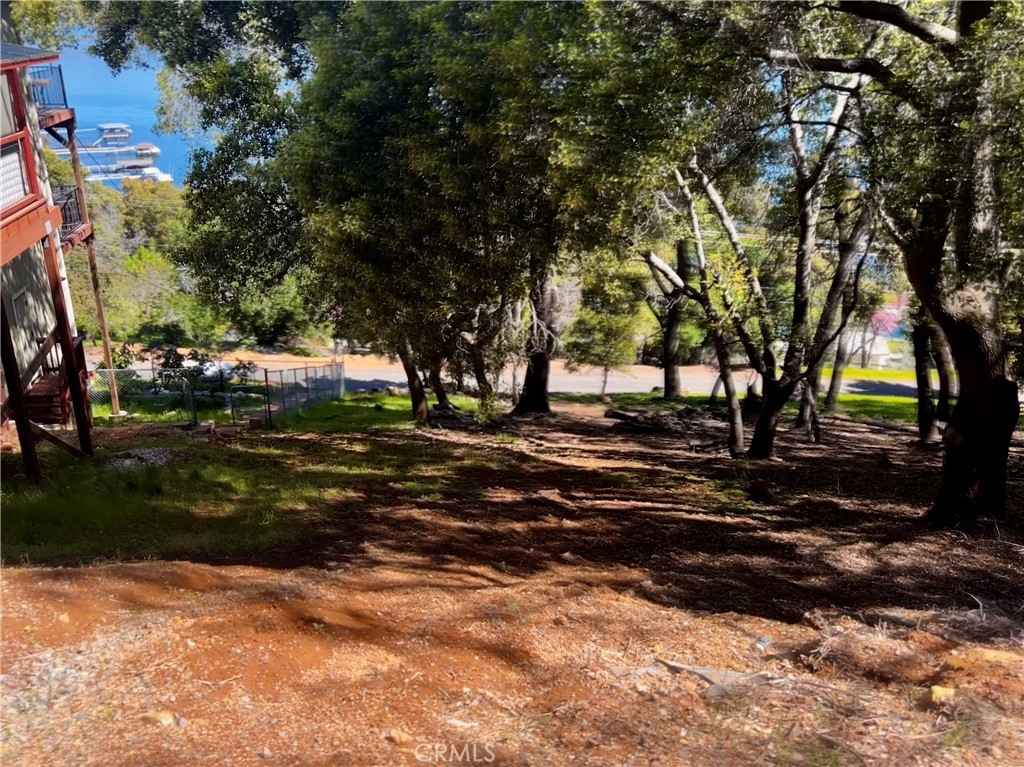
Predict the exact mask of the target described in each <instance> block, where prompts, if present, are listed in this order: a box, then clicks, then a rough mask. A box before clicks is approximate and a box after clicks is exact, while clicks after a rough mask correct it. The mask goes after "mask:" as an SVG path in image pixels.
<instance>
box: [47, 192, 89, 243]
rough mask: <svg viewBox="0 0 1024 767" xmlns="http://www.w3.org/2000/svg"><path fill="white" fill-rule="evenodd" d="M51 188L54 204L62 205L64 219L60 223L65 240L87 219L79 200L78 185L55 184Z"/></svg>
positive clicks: (61, 234) (62, 237)
mask: <svg viewBox="0 0 1024 767" xmlns="http://www.w3.org/2000/svg"><path fill="white" fill-rule="evenodd" d="M50 188H51V190H52V191H53V204H54V205H58V206H60V213H61V216H62V218H63V219H64V222H63V223H62V224H61V225H60V237H61V239H62V240H63V239H65V238H66V237H67V236H68V235H70V234H71V233H72V232H74V231H75V230H76V229H77V228H78V227H80V226H81V225H82V224H83V222H84V220H85V219H84V218H83V217H82V206H81V205H80V204H79V201H78V187H77V186H75V185H74V184H53V185H52V186H51V187H50Z"/></svg>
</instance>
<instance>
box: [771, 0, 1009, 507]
mask: <svg viewBox="0 0 1024 767" xmlns="http://www.w3.org/2000/svg"><path fill="white" fill-rule="evenodd" d="M821 13H824V14H827V15H828V16H829V17H830V20H832V21H834V20H835V17H836V16H837V14H842V15H846V16H850V17H853V18H854V19H855V20H856V21H857V23H856V24H854V25H852V26H851V27H850V28H851V31H852V32H853V36H851V37H846V38H839V37H838V36H835V37H833V38H832V39H831V40H829V41H828V42H829V43H830V44H831V46H832V47H831V48H829V47H827V46H825V45H820V44H819V46H818V47H817V49H812V50H797V51H790V50H767V51H765V55H766V57H767V58H769V59H770V60H772V61H774V62H776V63H778V64H781V65H784V66H787V67H791V68H798V69H811V70H815V71H820V72H843V73H846V74H847V75H849V74H850V73H856V74H858V75H860V76H866V77H869V78H871V81H872V86H871V88H870V94H869V95H870V98H866V99H865V100H864V112H865V119H864V133H863V141H862V145H863V147H864V149H865V152H866V160H867V162H866V163H865V165H866V168H867V171H868V177H869V180H870V181H871V183H872V184H873V185H874V186H875V187H877V188H878V189H879V190H880V191H882V192H884V196H885V206H884V210H885V214H886V218H885V220H886V222H887V225H888V229H889V233H890V235H891V236H892V237H893V239H894V240H895V241H896V242H897V243H898V245H899V247H900V249H901V250H902V251H903V253H904V257H905V259H906V267H907V276H908V278H909V279H910V282H911V284H912V285H913V287H914V290H915V292H916V293H917V295H918V297H919V299H920V301H921V303H922V304H923V305H924V307H925V308H926V309H927V310H928V312H929V314H930V315H931V316H932V317H933V318H934V319H935V321H936V323H937V324H938V326H939V327H940V328H941V329H942V331H943V332H944V334H945V336H946V338H947V340H948V342H949V346H950V350H951V353H952V357H953V360H954V362H955V364H956V370H957V376H958V379H959V384H960V393H959V398H958V400H957V404H956V406H955V407H954V409H953V412H952V414H951V416H950V422H949V425H948V427H947V429H946V434H945V437H944V442H945V446H946V451H945V456H944V462H943V475H942V484H941V487H940V490H939V494H938V498H937V499H936V502H935V504H934V506H933V507H932V509H931V510H930V512H929V514H928V517H927V518H928V520H929V522H931V523H932V524H935V525H940V526H949V525H956V524H958V523H959V522H960V521H961V520H963V519H965V518H969V517H972V516H975V515H977V514H979V513H987V514H995V515H1000V514H1002V513H1003V511H1004V508H1005V499H1006V467H1007V457H1008V451H1009V443H1010V439H1011V435H1012V432H1013V429H1014V426H1015V424H1016V421H1017V417H1018V414H1019V412H1020V405H1019V403H1018V400H1017V386H1016V384H1015V383H1014V382H1013V381H1012V380H1011V379H1010V378H1009V377H1008V370H1007V360H1008V353H1007V348H1006V339H1005V335H1004V333H1005V330H1004V328H1003V326H1002V322H1001V317H1000V303H1001V299H1000V286H1001V284H1003V283H1004V281H1005V280H1006V277H1007V276H1008V274H1009V271H1010V259H1009V258H1008V256H1007V253H1006V251H1005V249H1004V246H1003V241H1002V229H1001V222H1002V221H1003V220H1005V219H1007V218H1010V219H1011V220H1012V214H1009V213H1008V211H1007V209H1006V207H1005V198H1004V196H1003V195H1002V194H1001V193H1000V187H1001V180H1002V178H1003V177H1004V176H1005V174H1006V173H1007V172H1009V173H1010V174H1011V176H1012V173H1013V171H1011V170H1010V166H1004V165H1003V163H1004V162H1005V160H1006V159H1007V158H1008V157H1012V156H1015V155H1014V154H1013V153H1014V152H1015V151H1017V152H1019V149H1017V150H1014V149H1011V148H1009V147H1008V145H1007V143H1008V142H1007V140H1006V137H1003V136H1000V135H999V134H998V132H997V131H996V130H994V128H995V127H996V126H998V125H1001V124H1005V125H1010V124H1015V125H1019V124H1020V123H1021V121H1022V114H1021V110H1022V106H1021V105H1022V102H1024V99H1021V98H1020V93H1021V88H1020V84H1021V78H1020V77H1013V78H1010V79H1008V80H1006V81H1004V80H1003V79H1002V77H1001V73H1002V72H1004V71H1009V72H1019V70H1020V61H1021V58H1020V56H1021V52H1020V44H1019V40H1020V38H1021V35H1022V30H1024V12H1022V9H1021V8H1020V6H1019V5H1017V4H1014V3H995V2H956V3H953V4H950V5H946V6H941V7H939V8H937V9H932V8H929V7H928V5H926V4H923V3H922V4H915V5H914V6H911V7H910V8H907V7H904V6H902V5H896V4H890V3H885V2H840V3H839V4H838V5H837V6H836V7H835V8H830V9H822V11H821ZM844 40H853V46H854V47H853V48H852V49H851V48H850V47H848V46H846V47H844V46H843V45H842V42H843V41H844ZM866 40H880V41H882V42H884V43H885V45H886V47H885V54H887V55H886V57H885V58H880V57H875V56H871V55H864V53H863V51H864V49H865V42H864V41H866ZM819 43H820V41H819ZM1006 86H1009V87H1008V88H1007V87H1006ZM1006 90H1009V91H1011V94H1010V95H1009V98H1008V97H1007V94H1006V93H1005V91H1006ZM1014 95H1016V98H1014ZM1012 135H1013V134H1011V140H1010V142H1009V146H1012V145H1013V139H1012ZM1017 143H1018V144H1019V141H1018V142H1017ZM947 242H951V245H952V254H953V257H952V258H949V259H947V258H945V252H946V250H945V249H946V244H947Z"/></svg>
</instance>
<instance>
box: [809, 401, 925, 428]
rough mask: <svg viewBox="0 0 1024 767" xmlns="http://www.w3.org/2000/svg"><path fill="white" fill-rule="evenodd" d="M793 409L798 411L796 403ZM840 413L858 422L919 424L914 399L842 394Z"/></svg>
mask: <svg viewBox="0 0 1024 767" xmlns="http://www.w3.org/2000/svg"><path fill="white" fill-rule="evenodd" d="M793 409H794V410H796V409H798V405H796V404H795V403H794V404H793ZM839 412H840V413H845V414H846V415H848V416H850V417H851V418H855V419H858V420H866V421H897V422H903V423H917V400H916V399H914V398H913V397H892V396H877V395H861V394H841V395H839Z"/></svg>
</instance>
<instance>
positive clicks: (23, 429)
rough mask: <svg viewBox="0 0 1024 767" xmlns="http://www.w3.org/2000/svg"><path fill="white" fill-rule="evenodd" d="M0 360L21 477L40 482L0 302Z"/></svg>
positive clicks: (7, 323)
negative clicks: (21, 465)
mask: <svg viewBox="0 0 1024 767" xmlns="http://www.w3.org/2000/svg"><path fill="white" fill-rule="evenodd" d="M0 315H2V316H0V358H2V362H3V371H4V380H5V381H7V403H6V404H8V405H9V406H10V409H11V416H12V417H13V418H14V425H15V426H16V427H17V429H18V442H20V443H21V460H22V463H23V464H24V465H25V474H27V475H28V478H29V479H31V480H32V481H33V482H40V481H41V480H42V478H43V472H42V469H41V468H40V466H39V456H38V455H37V454H36V443H35V440H34V439H33V438H32V430H31V427H30V424H29V420H28V405H27V404H26V402H25V390H24V389H22V388H21V373H19V372H18V357H17V355H16V354H15V352H14V339H12V338H11V325H10V322H8V320H7V304H6V303H4V302H3V301H0Z"/></svg>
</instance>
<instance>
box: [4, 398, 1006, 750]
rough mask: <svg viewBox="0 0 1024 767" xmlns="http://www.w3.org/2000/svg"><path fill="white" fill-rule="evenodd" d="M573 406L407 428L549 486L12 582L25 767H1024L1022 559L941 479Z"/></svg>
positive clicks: (8, 608) (400, 500) (902, 463)
mask: <svg viewBox="0 0 1024 767" xmlns="http://www.w3.org/2000/svg"><path fill="white" fill-rule="evenodd" d="M570 411H571V412H570V413H569V414H565V415H562V416H560V417H558V418H555V419H550V420H543V421H541V420H537V421H535V420H531V419H522V420H519V421H515V422H511V423H509V424H507V425H506V426H505V427H504V428H503V430H502V431H501V432H500V433H495V431H494V430H486V429H483V428H480V427H477V426H475V425H474V424H471V423H466V424H461V425H457V426H449V427H448V428H441V429H436V430H429V431H421V432H416V433H415V434H413V435H408V434H406V435H404V436H403V439H415V440H420V441H422V442H423V444H424V445H425V446H426V447H431V446H437V445H458V446H459V447H462V448H465V447H467V446H468V447H469V448H470V449H472V450H474V451H477V452H479V454H480V455H487V454H488V453H492V452H496V451H497V452H501V453H502V455H506V456H507V455H512V456H513V458H515V459H516V460H518V461H520V463H518V464H517V465H518V466H520V467H521V471H517V472H509V471H498V470H489V469H487V468H486V466H484V465H481V466H480V467H479V468H477V469H474V470H473V471H472V472H471V473H467V474H466V475H464V476H462V477H460V478H459V482H460V487H464V491H465V492H464V493H463V495H461V496H459V497H451V496H444V497H441V496H433V495H430V494H426V495H423V496H421V497H418V498H411V497H409V496H408V495H407V494H406V495H402V494H399V493H398V492H397V491H395V490H394V489H393V488H392V487H390V486H389V485H373V484H367V485H366V486H365V487H364V488H361V489H360V491H359V492H358V493H356V494H355V495H353V497H346V498H343V499H339V500H338V507H337V518H335V519H333V520H328V521H326V522H323V523H321V524H320V527H319V529H318V532H317V534H316V535H310V536H309V537H308V539H307V540H305V541H303V542H302V544H301V545H299V546H296V547H293V548H291V549H289V550H287V551H278V552H274V553H273V554H272V555H260V556H259V557H255V556H254V557H252V558H251V559H248V560H246V559H245V558H241V559H237V558H236V560H234V561H224V562H204V563H196V562H165V561H147V562H127V563H110V564H96V565H92V566H87V567H68V568H39V567H7V568H5V569H4V571H3V613H2V630H3V657H2V669H0V670H2V675H3V676H2V688H3V703H2V712H3V733H2V734H3V746H2V749H3V750H2V752H0V758H2V761H3V764H4V765H25V766H26V767H28V766H29V765H31V766H32V767H36V766H37V765H48V766H49V765H52V766H54V767H56V766H57V765H76V767H78V766H80V765H105V766H110V765H153V766H154V767H155V766H157V765H192V764H203V765H207V764H210V765H257V764H258V765H262V764H271V765H272V764H281V765H323V766H324V767H328V766H330V767H345V766H347V765H352V766H353V767H355V766H358V767H372V766H373V765H416V764H450V763H455V764H501V765H523V766H525V765H538V766H539V765H552V766H555V765H558V766H561V765H570V764H577V765H601V766H602V767H603V766H606V765H670V766H673V767H675V766H676V765H678V766H679V767H683V766H692V767H703V766H705V765H713V766H714V767H731V766H733V765H743V766H744V767H749V766H752V765H819V766H833V767H834V766H838V765H886V766H888V765H899V766H902V765H917V764H921V765H925V764H927V765H964V764H967V765H979V766H989V765H990V766H991V767H1006V766H1007V765H1010V766H1011V767H1012V766H1013V765H1020V764H1024V595H1022V590H1021V583H1022V580H1024V578H1022V576H1024V546H1022V540H1021V539H1020V538H1019V537H1014V536H1012V535H1010V534H1008V533H1006V531H1005V530H1002V529H1000V528H999V527H998V526H996V525H986V526H984V527H979V528H978V529H973V530H969V531H963V532H960V531H958V532H931V531H928V530H927V529H925V528H923V527H920V526H919V525H918V524H917V523H916V521H915V520H916V518H917V517H918V516H919V515H920V514H921V512H922V510H923V509H924V508H925V507H926V504H927V501H928V499H929V498H930V497H931V495H932V494H933V493H934V483H935V479H936V477H937V476H938V474H937V467H938V464H939V461H940V456H939V455H938V454H937V453H935V452H933V451H922V450H919V449H917V448H914V447H912V446H911V445H910V442H911V440H912V435H911V434H909V433H907V432H905V431H900V430H893V429H882V428H875V427H870V426H865V425H860V424H853V423H832V424H829V428H828V429H827V435H828V437H827V439H828V442H829V443H830V444H829V445H828V446H827V447H828V448H829V449H828V450H826V449H824V448H823V447H820V446H813V445H808V444H805V443H804V441H803V439H802V437H801V435H799V434H796V433H788V434H785V435H783V437H782V445H781V447H782V451H781V452H782V454H783V455H784V457H785V461H784V462H735V461H731V460H729V459H728V458H727V457H725V456H724V455H722V454H720V453H714V454H706V453H698V452H693V451H691V450H690V449H689V448H688V447H687V445H688V444H689V442H688V440H687V439H686V438H682V439H681V438H680V437H678V436H673V437H668V436H662V435H658V434H637V433H632V432H629V431H627V430H626V429H625V428H624V427H622V426H613V425H611V423H610V422H609V421H605V420H603V419H601V418H600V417H599V412H598V411H595V410H593V409H588V408H582V407H579V408H574V409H570ZM718 428H719V427H718V426H716V425H715V424H713V423H703V424H702V423H695V425H694V434H693V440H692V441H693V442H694V444H700V443H702V442H703V441H704V440H705V439H706V437H707V436H708V434H714V433H716V429H718ZM294 438H297V437H294ZM324 438H329V437H324ZM393 438H394V437H392V436H389V435H388V434H387V433H385V432H380V433H376V434H373V435H368V436H367V439H370V440H375V441H377V442H379V443H380V445H379V447H381V449H386V446H387V442H388V440H389V439H393ZM346 446H349V447H346ZM337 449H338V450H343V449H354V448H352V447H351V442H350V441H341V440H339V441H338V444H337ZM349 494H350V495H352V494H351V493H349ZM1010 502H1011V503H1017V504H1020V503H1024V449H1022V446H1021V444H1020V440H1018V442H1017V444H1016V445H1015V447H1014V451H1013V455H1012V458H1011V499H1010Z"/></svg>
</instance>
